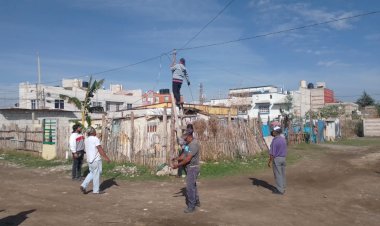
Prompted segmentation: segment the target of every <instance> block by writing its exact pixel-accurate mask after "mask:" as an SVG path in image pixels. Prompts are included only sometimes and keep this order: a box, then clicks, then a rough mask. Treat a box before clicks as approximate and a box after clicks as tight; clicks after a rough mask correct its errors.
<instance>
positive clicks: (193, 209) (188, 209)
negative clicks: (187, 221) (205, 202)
mask: <svg viewBox="0 0 380 226" xmlns="http://www.w3.org/2000/svg"><path fill="white" fill-rule="evenodd" d="M194 211H195V208H189V207H187V208H186V209H185V210H184V211H183V212H184V213H192V212H194Z"/></svg>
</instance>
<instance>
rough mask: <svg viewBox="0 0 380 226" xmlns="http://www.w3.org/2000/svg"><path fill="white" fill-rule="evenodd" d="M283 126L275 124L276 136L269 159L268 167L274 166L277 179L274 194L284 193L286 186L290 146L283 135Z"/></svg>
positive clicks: (274, 131)
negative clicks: (286, 169)
mask: <svg viewBox="0 0 380 226" xmlns="http://www.w3.org/2000/svg"><path fill="white" fill-rule="evenodd" d="M281 132H282V131H281V128H280V127H279V126H275V127H274V128H273V131H272V135H273V136H274V138H273V140H272V143H271V145H270V150H269V161H268V167H272V166H273V167H272V168H273V174H274V179H275V180H276V190H274V191H273V193H274V194H278V195H283V194H284V193H285V188H286V178H285V166H286V160H285V159H286V155H287V152H288V148H287V145H286V140H285V138H284V137H283V136H281Z"/></svg>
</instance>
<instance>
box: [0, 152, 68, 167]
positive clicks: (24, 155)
mask: <svg viewBox="0 0 380 226" xmlns="http://www.w3.org/2000/svg"><path fill="white" fill-rule="evenodd" d="M0 157H1V158H2V159H4V160H6V161H9V162H12V163H15V164H17V165H21V166H25V167H31V168H49V167H55V166H61V165H68V164H70V162H69V161H63V160H45V159H43V158H41V157H39V156H38V155H36V153H28V152H25V151H0Z"/></svg>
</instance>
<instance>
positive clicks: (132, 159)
mask: <svg viewBox="0 0 380 226" xmlns="http://www.w3.org/2000/svg"><path fill="white" fill-rule="evenodd" d="M134 141H135V114H134V113H133V112H131V141H130V142H131V162H134V160H135V148H134Z"/></svg>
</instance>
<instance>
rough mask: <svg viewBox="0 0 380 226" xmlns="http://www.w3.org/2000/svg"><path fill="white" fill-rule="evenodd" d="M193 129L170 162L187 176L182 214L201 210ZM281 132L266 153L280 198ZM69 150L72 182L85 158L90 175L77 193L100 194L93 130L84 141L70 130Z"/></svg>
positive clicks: (176, 72) (178, 67)
mask: <svg viewBox="0 0 380 226" xmlns="http://www.w3.org/2000/svg"><path fill="white" fill-rule="evenodd" d="M175 57H176V54H175V53H174V54H173V62H172V65H171V67H170V68H171V70H172V73H173V87H172V89H173V94H174V98H175V103H176V105H177V106H178V107H179V108H181V95H180V89H181V85H182V83H183V80H184V79H186V80H187V84H188V85H190V82H189V79H188V74H187V71H186V67H185V59H183V58H181V59H180V61H179V64H176V60H175ZM193 132H194V129H193V126H192V125H191V124H189V125H188V126H187V128H186V131H185V132H184V133H183V136H182V142H180V144H181V152H180V154H179V156H178V157H175V158H172V159H171V160H172V163H173V166H172V168H173V169H178V170H179V172H178V176H181V175H182V171H185V172H186V196H187V200H186V203H187V208H186V209H185V210H184V212H185V213H192V212H194V211H195V208H196V207H200V201H199V194H198V188H197V178H198V175H199V173H200V165H199V164H200V163H199V157H200V153H199V152H200V145H199V142H198V141H197V139H196V138H194V136H193ZM281 133H282V131H281V128H280V127H278V126H275V127H274V128H273V131H272V136H273V137H274V138H273V141H272V143H271V146H270V150H269V161H268V167H271V168H273V174H274V178H275V181H276V186H275V187H276V189H275V190H273V193H274V194H279V195H283V194H284V193H285V188H286V178H285V166H286V161H285V159H286V155H287V144H286V140H285V138H284V137H283V136H282V135H281ZM70 149H71V152H72V157H73V166H72V179H73V180H79V181H81V180H82V177H81V168H82V163H83V159H84V154H86V155H87V163H88V166H89V174H87V176H86V178H85V179H84V181H83V182H82V184H81V185H80V190H81V191H82V192H83V193H84V194H86V193H87V190H86V189H87V187H88V185H89V183H90V182H91V181H92V182H93V193H94V194H102V193H104V191H100V190H99V187H100V184H99V183H100V175H101V173H102V157H103V158H104V159H105V160H106V161H107V162H109V161H110V159H109V158H108V156H107V155H106V153H105V152H104V150H103V148H102V146H101V144H100V140H99V139H98V137H97V136H96V130H95V129H94V128H92V127H89V128H88V129H87V137H86V138H85V137H84V136H83V135H82V126H81V125H79V124H76V125H74V126H73V133H72V134H71V136H70Z"/></svg>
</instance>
